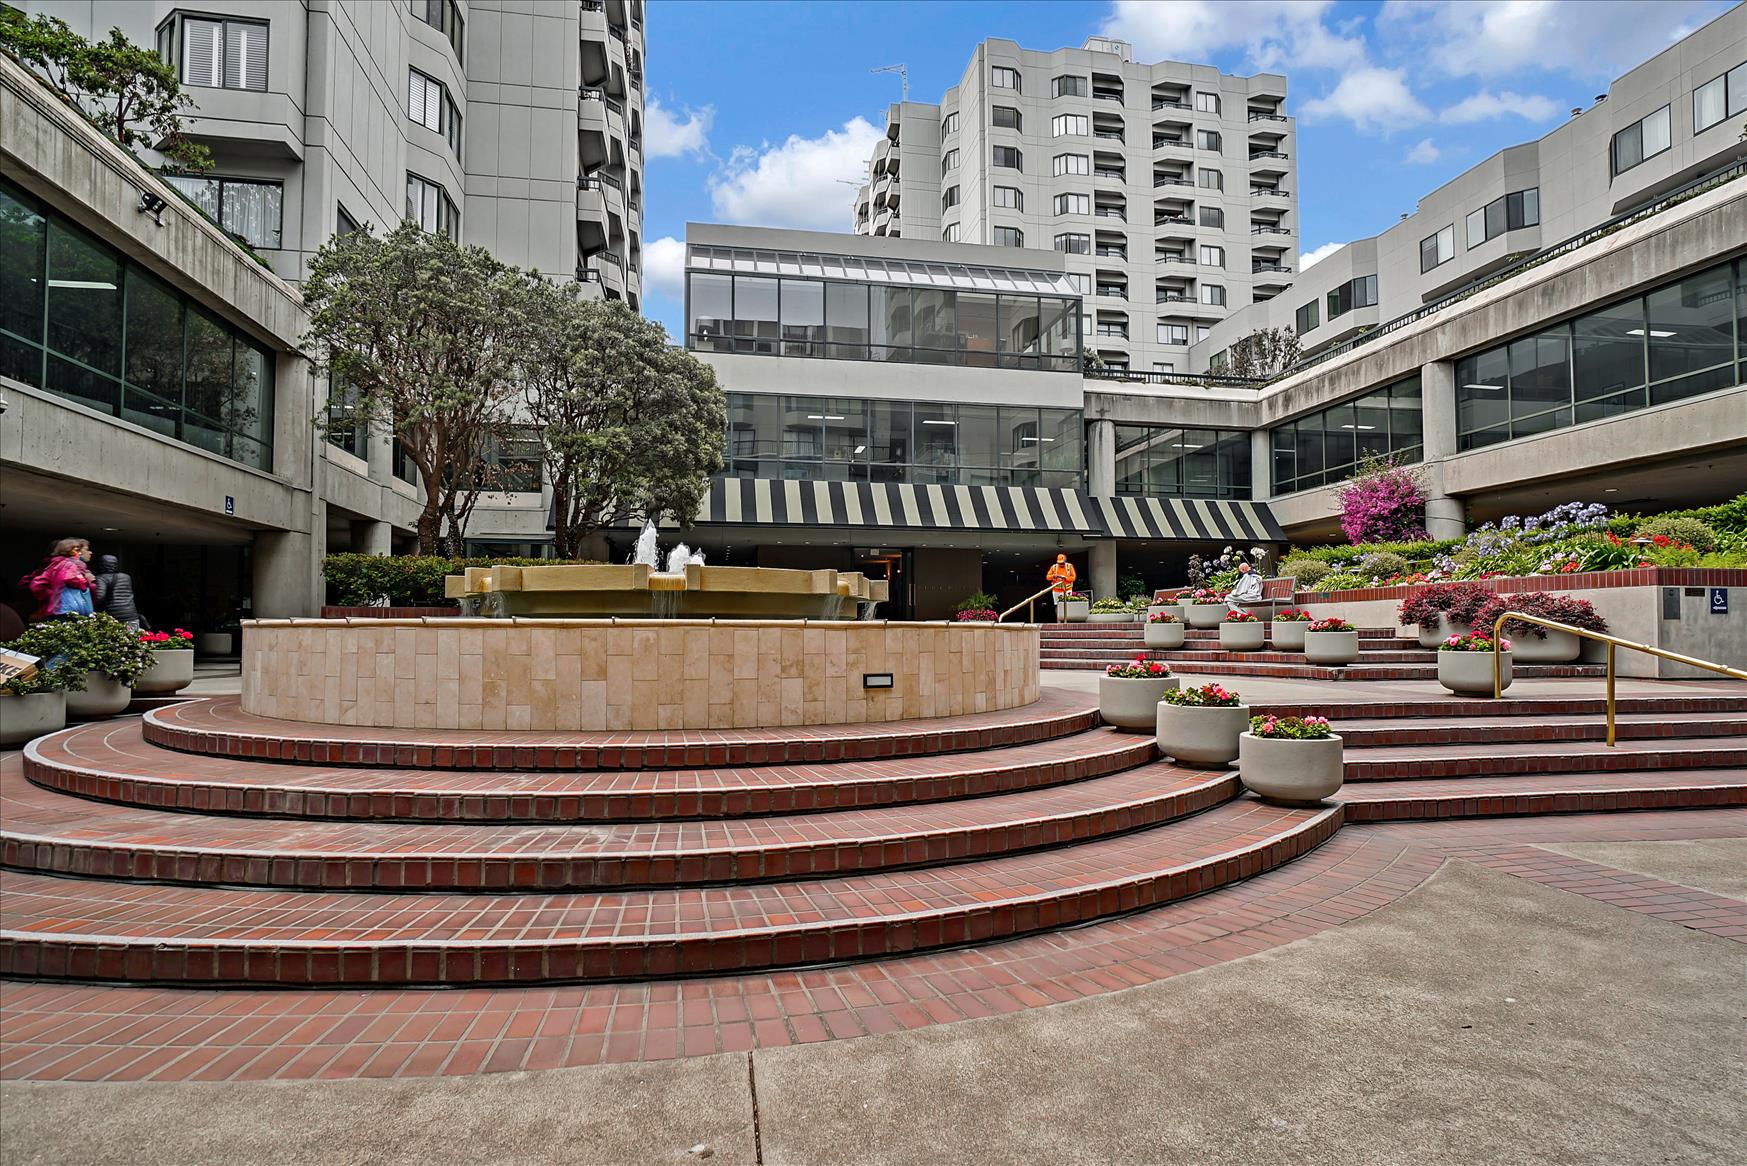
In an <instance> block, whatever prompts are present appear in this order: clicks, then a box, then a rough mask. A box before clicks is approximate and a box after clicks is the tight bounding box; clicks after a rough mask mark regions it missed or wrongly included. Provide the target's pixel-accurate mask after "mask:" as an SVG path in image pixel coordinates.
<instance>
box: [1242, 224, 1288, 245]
mask: <svg viewBox="0 0 1747 1166" xmlns="http://www.w3.org/2000/svg"><path fill="white" fill-rule="evenodd" d="M1250 234H1252V235H1291V234H1292V232H1291V231H1288V230H1287V229H1286V228H1285V227H1270V226H1259V227H1251V228H1250ZM1273 245H1274V244H1257V246H1273ZM1279 245H1280V246H1282V247H1283V246H1285V244H1284V243H1282V244H1279Z"/></svg>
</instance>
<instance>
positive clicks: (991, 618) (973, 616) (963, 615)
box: [953, 607, 1001, 623]
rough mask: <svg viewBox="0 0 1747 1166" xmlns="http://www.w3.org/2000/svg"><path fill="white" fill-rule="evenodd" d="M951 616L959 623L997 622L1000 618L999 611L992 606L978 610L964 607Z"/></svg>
mask: <svg viewBox="0 0 1747 1166" xmlns="http://www.w3.org/2000/svg"><path fill="white" fill-rule="evenodd" d="M953 618H954V619H956V620H957V621H958V622H959V623H999V622H1000V620H1001V613H1000V612H998V611H996V610H995V609H994V608H992V607H985V608H982V609H981V610H978V611H973V610H971V609H970V608H965V609H963V610H961V611H960V612H959V613H958V614H957V615H955V616H953Z"/></svg>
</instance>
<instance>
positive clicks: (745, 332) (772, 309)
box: [734, 275, 779, 356]
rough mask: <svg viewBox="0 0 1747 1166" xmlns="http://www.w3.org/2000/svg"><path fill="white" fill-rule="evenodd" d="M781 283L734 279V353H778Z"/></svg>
mask: <svg viewBox="0 0 1747 1166" xmlns="http://www.w3.org/2000/svg"><path fill="white" fill-rule="evenodd" d="M778 298H779V297H778V281H777V280H775V279H767V278H764V277H762V276H754V275H737V276H735V277H734V350H735V351H736V352H754V353H762V354H763V355H766V356H772V355H775V354H776V351H777V334H778V317H777V301H778Z"/></svg>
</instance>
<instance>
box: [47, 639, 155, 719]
mask: <svg viewBox="0 0 1747 1166" xmlns="http://www.w3.org/2000/svg"><path fill="white" fill-rule="evenodd" d="M14 644H15V645H16V647H17V648H18V650H19V651H21V652H28V653H30V654H31V655H33V656H41V657H44V658H45V659H52V658H54V657H57V656H59V657H64V661H63V662H62V666H64V667H65V668H67V669H68V670H69V671H70V672H71V673H72V674H73V676H74V677H75V678H76V679H78V680H80V681H82V683H78V684H68V685H67V686H66V688H67V715H68V716H69V717H107V716H113V715H114V714H116V713H118V712H121V711H122V710H123V709H125V708H127V702H128V701H130V700H132V699H133V682H134V681H135V680H138V679H139V678H140V676H141V675H142V674H143V673H144V672H145V671H146V670H147V669H148V668H150V667H151V666H152V663H153V661H152V653H151V651H150V650H149V649H147V647H146V646H145V644H143V643H141V642H140V638H139V633H138V632H136V631H134V630H133V629H132V628H130V627H128V626H127V625H126V624H124V623H122V622H121V621H120V620H118V619H115V618H113V617H111V616H107V615H102V614H98V615H88V616H85V617H84V618H82V619H57V620H49V621H47V622H46V623H39V624H35V625H33V626H32V627H30V628H29V629H27V630H26V631H25V633H24V634H23V635H22V636H20V637H18V639H17V640H15V641H14Z"/></svg>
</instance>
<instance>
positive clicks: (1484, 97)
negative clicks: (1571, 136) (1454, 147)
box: [1438, 89, 1564, 126]
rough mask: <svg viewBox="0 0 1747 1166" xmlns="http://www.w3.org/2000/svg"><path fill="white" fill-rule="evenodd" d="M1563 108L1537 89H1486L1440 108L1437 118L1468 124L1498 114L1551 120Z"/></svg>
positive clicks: (1527, 118)
mask: <svg viewBox="0 0 1747 1166" xmlns="http://www.w3.org/2000/svg"><path fill="white" fill-rule="evenodd" d="M1562 112H1564V111H1563V110H1562V109H1561V108H1560V106H1559V103H1558V102H1557V101H1554V100H1553V99H1552V98H1551V97H1542V96H1541V95H1540V94H1538V93H1529V94H1523V93H1512V92H1511V91H1510V90H1508V89H1501V90H1499V91H1498V92H1497V93H1494V92H1492V90H1490V89H1482V90H1481V91H1480V92H1478V93H1475V94H1471V95H1470V96H1468V97H1464V98H1463V99H1462V100H1460V101H1458V102H1457V103H1456V104H1454V105H1452V106H1450V108H1448V109H1446V110H1444V112H1442V113H1440V114H1438V120H1439V121H1441V122H1445V123H1447V124H1449V125H1458V126H1460V125H1469V124H1471V123H1473V122H1477V121H1494V120H1496V119H1498V118H1501V117H1520V118H1522V119H1523V120H1525V121H1552V120H1553V119H1554V118H1556V117H1558V116H1559V114H1560V113H1562Z"/></svg>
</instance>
